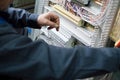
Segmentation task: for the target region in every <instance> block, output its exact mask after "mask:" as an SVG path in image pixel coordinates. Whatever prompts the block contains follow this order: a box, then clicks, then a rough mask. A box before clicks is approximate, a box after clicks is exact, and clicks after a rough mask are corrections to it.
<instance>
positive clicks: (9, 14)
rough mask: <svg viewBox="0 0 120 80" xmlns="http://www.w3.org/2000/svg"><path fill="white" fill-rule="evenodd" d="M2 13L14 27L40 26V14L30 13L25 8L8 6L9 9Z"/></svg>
mask: <svg viewBox="0 0 120 80" xmlns="http://www.w3.org/2000/svg"><path fill="white" fill-rule="evenodd" d="M1 15H2V17H4V18H5V19H6V20H7V21H8V22H9V23H10V24H12V25H13V26H14V27H32V28H38V24H37V18H38V15H37V14H34V13H29V12H27V11H26V10H24V9H18V8H8V10H6V11H5V12H2V13H1ZM39 28H40V27H39Z"/></svg>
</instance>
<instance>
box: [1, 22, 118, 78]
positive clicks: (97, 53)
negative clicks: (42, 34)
mask: <svg viewBox="0 0 120 80" xmlns="http://www.w3.org/2000/svg"><path fill="white" fill-rule="evenodd" d="M119 60H120V49H117V48H116V49H115V48H89V47H81V46H79V47H75V48H61V47H55V46H52V45H48V44H46V43H45V42H44V41H36V42H32V41H31V39H29V38H28V37H25V36H21V35H19V34H17V33H16V32H15V31H14V30H13V28H12V27H11V26H9V25H7V24H6V25H5V24H4V25H0V74H2V75H3V74H4V75H9V76H12V77H19V78H24V79H25V80H73V79H78V78H86V77H91V76H96V75H100V74H105V73H109V72H114V71H118V70H119V63H120V62H119Z"/></svg>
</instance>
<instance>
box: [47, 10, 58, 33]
mask: <svg viewBox="0 0 120 80" xmlns="http://www.w3.org/2000/svg"><path fill="white" fill-rule="evenodd" d="M48 15H49V21H48V23H47V24H48V25H49V26H50V27H49V28H48V29H52V28H56V30H57V31H59V25H60V21H59V17H58V16H57V15H56V14H54V13H52V12H49V13H48Z"/></svg>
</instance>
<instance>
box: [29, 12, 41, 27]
mask: <svg viewBox="0 0 120 80" xmlns="http://www.w3.org/2000/svg"><path fill="white" fill-rule="evenodd" d="M38 16H39V15H37V14H31V15H30V16H29V19H28V25H30V27H31V28H39V29H40V28H41V27H40V26H39V25H38V23H37V18H38Z"/></svg>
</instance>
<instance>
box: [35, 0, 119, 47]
mask: <svg viewBox="0 0 120 80" xmlns="http://www.w3.org/2000/svg"><path fill="white" fill-rule="evenodd" d="M75 1H78V3H81V4H83V5H79V4H76V3H75ZM85 4H87V5H85ZM118 5H119V0H36V7H35V13H37V14H41V13H46V12H48V11H53V12H55V13H56V14H57V15H59V17H60V31H58V32H57V31H56V30H54V29H53V30H49V31H48V30H46V29H45V28H43V29H41V30H36V31H34V32H35V34H34V38H35V37H36V36H39V34H40V33H41V32H43V33H44V34H45V35H46V36H47V37H49V38H50V39H55V40H56V41H57V42H58V43H60V44H61V45H62V46H64V47H66V46H67V45H68V43H69V45H72V46H73V44H74V43H75V44H76V43H77V42H79V43H78V44H80V45H81V44H82V45H84V46H90V47H104V46H105V45H106V42H107V39H108V35H109V31H110V29H111V27H112V25H113V22H114V18H115V14H116V12H117V9H118ZM78 44H77V45H78Z"/></svg>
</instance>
